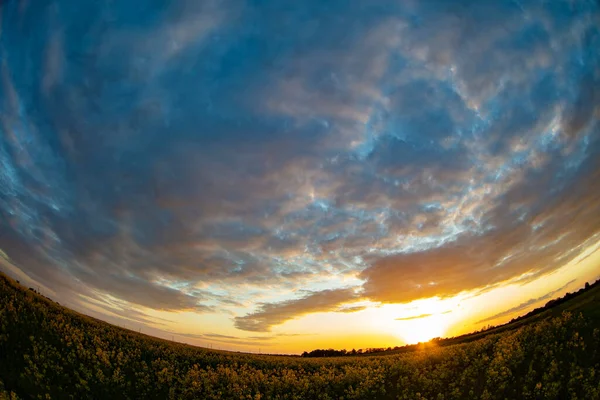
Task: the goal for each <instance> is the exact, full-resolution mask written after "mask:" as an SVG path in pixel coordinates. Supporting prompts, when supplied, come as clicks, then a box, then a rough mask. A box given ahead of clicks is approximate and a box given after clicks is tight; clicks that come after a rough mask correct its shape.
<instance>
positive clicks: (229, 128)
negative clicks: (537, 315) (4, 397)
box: [0, 0, 600, 330]
mask: <svg viewBox="0 0 600 400" xmlns="http://www.w3.org/2000/svg"><path fill="white" fill-rule="evenodd" d="M50 3H51V4H49V7H47V8H45V9H44V11H43V12H39V10H34V9H33V8H31V7H29V8H24V9H19V5H18V4H17V3H16V2H5V3H3V4H2V5H1V6H0V10H2V14H1V16H0V20H1V21H2V36H1V37H0V54H1V55H2V60H3V62H2V65H1V66H0V214H1V216H2V218H0V232H2V233H3V234H2V236H0V247H1V248H3V249H11V251H10V256H11V259H13V261H15V263H16V264H18V265H19V267H20V268H22V269H23V271H24V272H25V273H27V274H28V275H29V276H31V277H32V278H34V279H35V280H37V281H39V282H43V283H44V284H45V285H47V286H48V287H49V288H52V290H54V291H56V292H57V293H61V296H63V297H65V298H69V299H75V298H77V295H78V294H86V295H92V294H93V295H96V294H98V295H99V296H101V295H111V296H113V297H115V298H119V299H122V300H124V301H127V302H128V303H130V304H131V305H135V306H144V307H149V308H153V309H158V310H168V311H178V310H188V311H196V312H200V313H203V312H204V313H206V312H223V313H229V314H235V315H240V313H241V312H243V311H241V310H240V309H241V308H246V309H249V310H252V309H255V311H254V312H250V314H249V315H247V316H245V317H239V319H236V320H235V322H234V323H235V324H237V325H238V326H242V327H244V328H251V329H250V330H252V329H256V330H260V329H262V330H267V329H269V328H270V327H271V326H274V325H276V324H278V323H281V322H284V321H287V320H289V319H292V318H294V317H295V316H298V315H304V314H306V313H308V312H319V311H323V310H331V311H340V312H350V311H351V310H358V308H355V307H353V306H350V307H345V306H344V307H342V308H340V307H339V305H340V304H343V302H339V304H335V301H336V300H335V299H337V298H338V297H336V296H338V295H336V293H338V289H332V288H338V287H342V286H345V285H346V283H345V279H346V277H347V276H353V277H355V278H354V279H356V277H359V278H360V279H362V280H364V287H363V288H364V296H366V297H368V298H369V299H371V300H374V301H381V302H408V301H412V300H414V299H418V298H423V297H431V296H451V295H453V294H456V293H459V292H461V291H465V290H485V288H486V287H487V288H489V287H491V286H493V285H499V284H501V283H502V282H504V281H507V280H511V279H512V280H515V279H521V278H519V277H522V276H525V277H529V278H522V279H533V277H538V276H541V275H543V274H544V273H548V272H550V271H552V270H553V269H555V268H557V267H558V266H560V265H563V264H564V263H565V262H566V261H568V260H569V259H570V258H572V257H574V256H576V255H577V253H578V252H579V251H581V246H582V244H584V243H587V240H589V238H591V237H593V236H594V235H595V234H597V233H598V226H599V224H598V223H599V222H600V221H598V217H597V216H598V215H600V212H599V211H600V210H598V204H600V202H599V199H598V189H597V185H595V184H594V183H595V182H597V181H598V179H599V178H598V173H597V171H598V170H599V168H598V163H597V162H595V161H594V160H596V159H598V154H599V152H600V147H599V139H598V132H599V130H598V129H599V126H598V121H597V119H595V118H594V115H595V114H594V113H595V112H596V113H597V108H598V104H597V103H598V101H599V98H598V93H597V90H596V89H595V87H597V86H598V85H597V84H598V79H599V78H598V72H597V69H598V65H599V58H598V52H597V51H595V49H596V48H598V43H599V42H598V41H599V37H600V35H599V33H598V30H597V26H599V25H600V17H599V16H600V13H599V11H598V6H597V5H596V4H593V3H591V2H590V3H586V4H580V5H579V6H578V7H573V8H570V7H569V5H568V4H567V3H564V4H563V3H561V4H549V3H525V4H521V5H519V4H518V3H514V2H512V3H511V2H503V3H489V4H488V3H485V2H472V1H468V2H464V3H456V4H454V3H453V4H447V3H446V2H397V1H396V2H393V1H382V2H377V3H376V4H375V3H373V4H371V3H369V4H367V3H365V2H352V4H350V5H349V4H347V3H345V2H338V1H334V2H328V4H327V5H325V4H322V3H319V2H312V1H308V2H301V3H297V4H295V5H292V6H289V7H287V6H286V7H281V5H278V4H275V3H273V4H267V3H261V4H250V3H247V2H243V1H235V0H234V1H226V2H216V1H208V2H201V3H194V2H191V1H183V2H178V3H177V4H169V5H163V6H160V5H158V4H148V5H147V6H145V7H142V8H140V9H136V11H135V12H132V11H131V8H130V7H128V6H126V5H124V4H117V5H114V4H113V5H109V4H108V3H107V2H103V1H98V2H94V3H93V4H91V3H90V4H88V5H86V6H85V7H82V6H81V4H80V3H79V2H77V1H73V0H53V1H51V2H50ZM75 11H76V12H75ZM75 14H77V17H75V16H74V15H75ZM25 31H27V32H30V33H29V34H27V35H25V34H23V32H25ZM39 38H49V39H48V40H40V39H39ZM36 66H39V67H40V68H36ZM38 69H39V71H38ZM36 71H37V72H36ZM524 274H526V275H524ZM323 282H328V284H329V282H330V283H331V286H330V287H329V289H331V293H330V292H328V291H323V294H321V295H318V294H317V293H318V292H320V291H322V290H323V289H324V287H323ZM430 283H431V284H430ZM357 284H359V283H357ZM300 289H307V290H310V291H312V292H314V293H313V294H311V295H310V296H307V298H302V299H296V298H295V297H294V293H297V291H298V290H300ZM325 289H327V288H326V287H325ZM313 296H314V298H313ZM321 297H322V298H323V302H324V303H323V305H319V299H320V298H321ZM342 297H343V296H342ZM275 299H277V300H278V302H276V300H275ZM282 299H283V300H282ZM311 299H312V300H311ZM325 299H328V300H327V301H326V300H325ZM350 300H351V299H349V300H348V301H350ZM356 307H360V306H356ZM244 318H245V319H244Z"/></svg>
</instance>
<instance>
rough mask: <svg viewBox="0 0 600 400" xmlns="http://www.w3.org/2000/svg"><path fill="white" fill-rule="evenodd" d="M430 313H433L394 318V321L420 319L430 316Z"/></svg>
mask: <svg viewBox="0 0 600 400" xmlns="http://www.w3.org/2000/svg"><path fill="white" fill-rule="evenodd" d="M432 315H433V314H421V315H415V316H413V317H403V318H396V321H410V320H412V319H421V318H427V317H431V316H432Z"/></svg>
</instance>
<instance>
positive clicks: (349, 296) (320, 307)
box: [234, 288, 359, 332]
mask: <svg viewBox="0 0 600 400" xmlns="http://www.w3.org/2000/svg"><path fill="white" fill-rule="evenodd" d="M358 298H359V296H358V295H357V294H356V293H355V291H354V289H352V288H349V289H331V290H323V291H320V292H315V293H311V294H309V295H307V296H305V297H302V298H299V299H293V300H287V301H283V302H279V303H265V304H261V305H260V306H259V307H258V310H257V311H255V312H253V313H250V314H248V315H245V316H243V317H236V318H235V319H234V324H235V327H236V328H238V329H241V330H244V331H253V332H268V331H270V329H271V327H273V326H275V325H279V324H282V323H284V322H285V321H288V320H290V319H293V318H296V317H299V316H302V315H305V314H310V313H316V312H327V311H335V310H336V309H337V308H338V307H339V305H340V304H343V303H348V302H351V301H353V300H357V299H358Z"/></svg>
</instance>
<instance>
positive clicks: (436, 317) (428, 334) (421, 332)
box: [398, 314, 448, 344]
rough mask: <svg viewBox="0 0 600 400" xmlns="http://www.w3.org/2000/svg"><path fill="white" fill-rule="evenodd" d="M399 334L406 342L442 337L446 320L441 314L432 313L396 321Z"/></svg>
mask: <svg viewBox="0 0 600 400" xmlns="http://www.w3.org/2000/svg"><path fill="white" fill-rule="evenodd" d="M398 324H399V329H398V334H399V336H400V337H401V338H402V339H403V340H404V341H405V342H406V343H407V344H414V343H418V342H427V341H429V340H431V339H433V338H436V337H443V336H444V335H445V333H446V329H447V327H448V321H447V318H446V317H445V315H443V314H433V315H429V316H424V317H421V318H415V319H410V320H402V321H398Z"/></svg>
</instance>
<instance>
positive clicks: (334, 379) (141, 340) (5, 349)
mask: <svg viewBox="0 0 600 400" xmlns="http://www.w3.org/2000/svg"><path fill="white" fill-rule="evenodd" d="M596 289H600V288H596ZM598 292H600V290H593V291H589V293H584V294H582V295H581V296H587V297H586V299H585V301H584V302H582V301H581V299H580V298H579V297H581V296H579V297H578V298H575V299H573V301H576V300H577V301H579V302H580V303H584V304H586V307H588V308H590V309H591V308H594V309H597V308H598V305H599V300H600V297H598V296H599V294H598ZM591 315H592V317H590V316H589V315H587V314H585V313H584V314H580V313H579V312H578V311H563V312H562V313H561V314H559V315H558V316H554V317H552V316H551V317H548V318H544V319H538V320H536V321H535V322H532V323H529V324H523V325H521V326H520V327H518V328H517V329H512V330H505V331H503V332H501V333H492V334H489V335H486V336H483V337H482V338H481V339H478V340H475V341H470V342H468V343H459V344H453V345H451V346H438V347H434V346H430V347H428V348H425V349H421V350H415V351H411V352H405V353H401V354H390V355H381V356H362V357H337V358H318V359H312V358H301V357H291V356H289V357H284V356H263V355H250V354H239V353H228V352H216V351H211V350H209V349H203V348H197V347H193V346H188V345H184V344H178V343H172V342H168V341H164V340H160V339H155V338H151V337H148V336H144V335H140V334H137V333H135V332H131V331H127V330H124V329H120V328H117V327H114V326H112V325H110V324H107V323H104V322H100V321H97V320H94V319H92V318H87V317H84V316H82V315H80V314H77V313H75V312H72V311H70V310H68V309H66V308H64V307H62V306H59V305H58V304H56V303H54V302H52V301H50V300H48V299H45V298H44V297H42V296H40V295H38V294H36V293H33V292H32V291H29V290H24V289H23V288H21V287H20V286H18V285H16V284H15V283H14V281H12V280H11V279H10V278H7V277H5V276H4V275H0V399H3V398H6V399H12V398H24V399H30V398H31V399H88V398H89V399H105V398H106V399H299V400H300V399H430V400H431V399H435V400H442V399H444V400H447V399H592V400H593V399H600V328H599V323H598V322H599V321H598V320H597V319H596V318H595V317H594V315H593V314H591Z"/></svg>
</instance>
